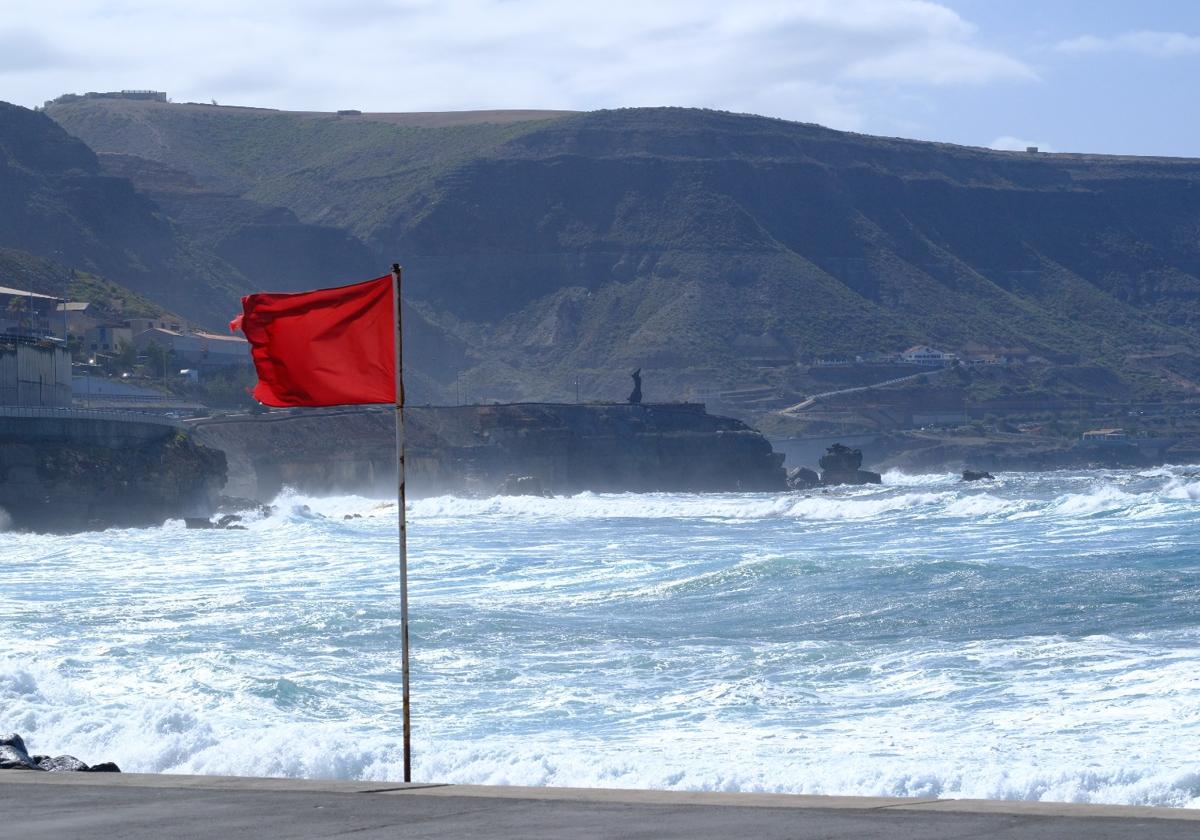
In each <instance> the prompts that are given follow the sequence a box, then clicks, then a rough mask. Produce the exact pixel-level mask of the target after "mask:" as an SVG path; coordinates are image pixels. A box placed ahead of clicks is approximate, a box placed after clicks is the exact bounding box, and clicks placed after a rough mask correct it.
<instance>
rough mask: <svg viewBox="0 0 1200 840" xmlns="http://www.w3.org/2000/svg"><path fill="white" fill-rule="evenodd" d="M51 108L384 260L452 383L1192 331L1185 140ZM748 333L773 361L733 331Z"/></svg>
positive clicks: (1099, 357)
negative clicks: (1082, 146) (451, 343)
mask: <svg viewBox="0 0 1200 840" xmlns="http://www.w3.org/2000/svg"><path fill="white" fill-rule="evenodd" d="M173 109H174V110H173ZM131 113H132V114H136V115H137V119H136V120H133V119H132V118H131V117H130V116H129V115H130V114H131ZM48 114H49V115H50V116H52V117H54V118H55V119H56V120H58V121H59V122H60V123H61V124H62V125H64V126H65V127H67V128H68V129H69V130H71V131H72V132H74V133H76V134H77V135H78V136H80V137H82V138H83V139H84V140H86V141H87V142H88V143H89V144H91V145H93V146H95V147H96V148H97V149H98V150H99V151H101V152H102V153H116V154H123V155H133V156H137V157H145V158H149V159H151V160H159V162H161V163H167V164H169V165H170V166H172V167H176V168H178V169H181V170H183V171H186V172H188V173H189V174H190V175H192V176H193V177H195V178H197V179H198V180H199V181H201V182H202V183H206V184H208V185H209V186H215V187H219V188H220V189H222V190H226V191H228V192H230V193H231V194H233V195H236V196H238V197H240V198H242V199H246V200H251V201H254V202H258V203H260V204H262V205H266V206H277V207H283V208H287V209H288V210H290V211H291V212H292V213H293V214H294V215H295V217H296V218H297V219H298V220H300V222H302V223H304V224H315V225H321V226H326V227H330V228H337V229H340V230H342V231H344V232H345V233H346V234H348V235H350V236H352V237H354V238H356V239H357V240H358V241H360V242H362V243H363V244H364V246H365V247H366V248H368V249H369V250H370V251H371V252H372V253H373V255H374V257H375V258H376V259H377V260H378V261H379V262H380V263H381V264H387V263H390V262H391V261H392V260H393V259H397V258H398V259H401V260H402V261H403V262H404V264H405V266H406V269H407V275H406V277H408V278H410V279H409V280H408V285H407V288H408V290H409V293H410V299H411V301H412V303H413V304H414V306H415V307H417V309H419V311H421V312H422V313H423V314H424V315H425V316H426V317H427V318H428V319H429V321H430V322H431V323H433V324H435V325H436V326H437V328H438V329H440V330H444V331H445V333H446V334H447V335H450V336H453V337H454V339H455V340H456V341H458V342H461V344H462V346H463V347H464V348H465V351H464V358H463V364H462V368H461V369H460V370H459V371H458V372H457V373H455V375H454V376H453V377H449V376H448V374H449V373H450V372H451V371H450V370H449V366H448V367H447V368H446V369H445V370H444V371H443V372H442V373H441V374H440V376H441V378H440V379H438V380H437V381H438V382H439V383H440V387H441V388H442V394H443V395H445V394H448V393H449V392H450V390H449V389H450V388H451V387H452V386H454V387H455V388H456V390H457V387H458V386H459V385H460V384H465V386H466V387H467V389H468V390H469V392H470V393H471V394H473V395H475V396H477V397H479V398H489V399H524V398H531V399H541V398H562V397H563V396H564V395H569V394H570V393H572V390H573V389H572V385H573V384H574V382H576V381H582V383H583V389H582V390H583V392H584V393H585V394H586V395H588V396H592V395H598V394H614V393H618V392H619V391H623V390H624V382H625V378H626V376H627V373H628V370H627V369H631V367H636V366H640V365H645V366H646V367H647V368H648V369H649V370H648V373H649V374H650V377H651V378H650V379H649V380H648V381H649V382H653V383H657V386H658V387H660V388H662V389H663V390H662V396H664V397H668V396H669V397H679V396H686V395H687V394H688V393H691V392H694V391H696V390H703V389H708V388H730V387H737V386H739V385H745V384H753V385H765V386H769V387H771V388H774V389H776V391H778V392H779V394H780V397H781V398H787V397H790V396H802V395H803V394H804V393H806V392H807V391H808V390H809V389H810V388H811V387H813V381H812V379H811V377H809V376H808V375H807V374H806V373H805V372H804V371H803V370H802V368H803V367H804V364H803V363H804V362H805V361H807V360H811V359H812V357H814V356H819V355H821V354H824V353H847V352H850V353H853V352H860V351H896V350H900V349H903V348H904V347H906V346H909V345H911V344H916V343H931V344H935V345H938V346H942V347H945V348H946V349H961V348H964V347H966V346H975V347H980V348H984V349H987V348H997V347H1010V348H1023V349H1024V350H1026V351H1028V352H1030V353H1032V354H1034V355H1038V356H1043V357H1045V358H1047V359H1049V360H1050V361H1051V362H1054V361H1055V360H1059V361H1060V362H1062V363H1074V362H1082V363H1086V364H1101V365H1104V366H1107V367H1110V368H1112V369H1113V370H1114V371H1116V372H1117V374H1118V375H1119V378H1121V379H1122V381H1124V382H1125V384H1126V386H1127V387H1128V388H1133V389H1141V390H1142V391H1146V390H1147V389H1149V391H1154V390H1155V389H1159V391H1161V392H1162V393H1174V392H1178V389H1179V388H1180V387H1185V389H1186V387H1190V386H1184V385H1181V383H1180V381H1179V379H1178V377H1176V378H1175V379H1173V380H1171V381H1170V382H1168V381H1167V379H1162V380H1161V381H1158V382H1157V384H1155V382H1152V381H1151V380H1152V379H1153V377H1152V376H1151V377H1150V378H1147V374H1146V371H1145V370H1144V369H1142V368H1139V369H1138V370H1137V371H1135V370H1134V369H1133V368H1132V367H1130V366H1129V365H1128V364H1126V363H1125V359H1126V357H1127V356H1129V355H1130V354H1133V353H1142V352H1144V351H1145V350H1146V349H1147V348H1151V349H1153V348H1158V347H1163V346H1180V345H1184V346H1187V345H1192V344H1194V342H1195V338H1196V337H1197V335H1196V333H1197V330H1198V329H1200V247H1198V245H1197V237H1196V232H1197V230H1200V221H1198V220H1200V160H1193V159H1186V158H1131V157H1128V156H1104V155H1088V154H1072V155H1063V154H1041V153H1038V154H1030V153H1026V152H1016V153H1014V152H1000V151H994V150H985V149H980V148H976V147H964V146H954V145H950V144H943V143H934V142H929V141H915V140H905V139H901V138H877V137H871V136H869V135H854V134H847V133H844V132H838V131H834V130H832V129H827V128H823V127H821V126H815V125H812V124H802V123H790V122H787V121H784V120H776V119H771V118H761V117H754V116H747V115H735V114H728V113H724V112H715V111H698V110H693V109H675V108H659V109H619V110H613V111H597V112H584V113H576V114H567V115H558V116H555V117H553V118H550V119H530V120H526V121H516V122H510V123H506V124H503V125H498V124H492V123H476V124H473V125H470V126H453V127H440V128H437V127H423V128H422V127H413V126H399V125H390V124H386V123H382V122H374V123H371V122H370V121H362V120H360V118H359V117H351V118H349V119H347V118H339V117H337V116H336V115H329V116H326V117H322V116H319V115H318V116H306V117H304V118H300V117H297V116H296V115H289V114H288V113H287V112H275V113H273V114H271V115H268V116H262V115H260V114H243V113H240V112H237V111H235V110H234V109H230V110H223V109H220V108H217V109H209V110H206V111H204V112H203V114H202V115H200V112H199V111H197V110H196V109H192V110H191V111H183V110H179V109H177V108H176V106H172V105H169V104H158V103H154V104H146V105H143V104H142V103H136V104H129V103H122V104H121V105H120V106H113V105H110V104H109V103H106V102H105V101H104V100H94V101H90V102H83V103H80V102H75V103H67V104H64V105H58V106H53V107H51V108H50V109H49V110H48ZM151 137H153V142H151V141H150V140H149V139H147V138H151ZM201 147H202V148H201ZM197 149H201V150H200V151H197ZM267 158H270V160H267ZM264 160H266V163H265V164H263V165H261V166H260V165H259V163H260V162H263V161H264ZM180 212H183V211H180ZM755 344H757V345H764V346H765V345H770V346H772V347H774V348H776V349H775V350H773V351H772V352H773V353H774V355H776V356H778V357H779V358H780V359H785V360H788V362H789V363H788V364H773V365H772V364H767V365H764V364H760V363H757V362H756V361H755V360H754V359H752V358H750V357H749V356H748V354H746V353H745V352H740V351H738V350H736V347H737V346H745V345H755ZM651 371H652V372H651ZM435 379H436V377H435ZM1185 381H1190V380H1186V377H1185Z"/></svg>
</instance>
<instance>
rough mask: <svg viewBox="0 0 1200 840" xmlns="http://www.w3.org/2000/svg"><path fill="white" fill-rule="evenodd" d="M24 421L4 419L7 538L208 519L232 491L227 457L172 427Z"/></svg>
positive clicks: (50, 418)
mask: <svg viewBox="0 0 1200 840" xmlns="http://www.w3.org/2000/svg"><path fill="white" fill-rule="evenodd" d="M27 414H28V415H29V416H19V417H18V416H4V417H0V530H27V531H42V532H59V533H68V532H75V531H84V530H92V529H100V528H113V527H126V528H129V527H145V526H151V525H159V524H161V523H163V522H164V521H165V520H167V519H170V518H182V517H185V516H197V515H200V516H204V515H207V514H208V513H209V510H210V507H211V500H212V497H213V496H214V495H215V491H217V490H219V489H220V487H221V485H222V484H224V482H225V456H224V455H223V454H222V453H221V452H219V451H216V450H213V449H209V448H206V447H204V446H201V445H199V444H197V443H196V442H195V441H194V440H193V439H192V438H191V436H190V435H189V434H187V433H186V432H184V431H181V430H179V429H176V428H173V427H171V426H169V425H162V424H154V423H138V422H131V421H127V420H124V419H120V418H118V417H116V415H114V416H113V417H112V418H109V419H104V418H100V417H94V416H87V415H88V414H91V413H89V412H53V411H46V412H43V413H38V412H36V411H34V412H27ZM97 414H98V413H97Z"/></svg>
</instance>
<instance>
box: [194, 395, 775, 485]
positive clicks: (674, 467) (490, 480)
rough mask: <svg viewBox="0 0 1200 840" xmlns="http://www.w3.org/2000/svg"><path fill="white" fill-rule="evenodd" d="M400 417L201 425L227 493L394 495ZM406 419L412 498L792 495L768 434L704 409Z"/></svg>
mask: <svg viewBox="0 0 1200 840" xmlns="http://www.w3.org/2000/svg"><path fill="white" fill-rule="evenodd" d="M393 418H394V415H393V412H392V411H375V410H370V409H368V410H362V409H331V410H329V411H325V412H320V411H317V410H310V411H306V412H304V413H303V414H289V413H284V412H278V413H276V412H271V413H268V414H264V415H262V416H260V417H238V418H211V419H206V420H202V421H199V422H197V424H196V427H195V432H194V433H195V435H196V438H197V439H198V440H199V441H201V442H202V443H203V444H205V445H206V446H211V447H213V448H216V449H220V450H222V451H224V453H225V455H226V457H227V459H228V464H229V484H228V485H226V488H225V492H227V493H236V494H238V495H242V496H257V497H258V498H260V499H270V498H273V497H274V496H275V495H276V494H277V493H278V492H279V491H280V490H281V489H282V488H283V487H284V486H288V487H294V488H296V489H298V490H300V491H302V492H306V493H367V494H378V495H391V496H394V494H395V492H396V472H395V464H396V455H395V452H396V450H395V427H394V425H393V424H394V419H393ZM405 422H406V424H407V455H406V458H407V460H406V465H407V480H408V491H409V493H410V494H411V495H410V497H417V496H430V495H438V494H443V493H457V494H468V495H483V494H491V493H494V492H496V488H497V487H499V486H500V485H501V484H503V483H504V482H505V481H506V480H507V478H508V476H511V475H516V476H530V475H532V476H537V477H538V479H540V481H541V482H542V486H543V488H544V491H545V492H547V493H555V494H569V493H579V492H583V491H592V492H597V493H600V492H693V493H694V492H720V491H736V490H743V491H776V490H786V489H787V480H786V479H787V477H786V473H785V471H784V469H783V456H782V455H781V454H779V453H777V452H774V451H773V450H772V449H771V444H770V443H769V442H768V441H767V439H766V438H764V437H763V436H762V435H761V434H759V433H758V432H757V431H755V430H754V429H751V428H750V427H749V426H747V425H746V424H745V423H742V422H741V421H739V420H734V419H731V418H728V417H718V416H715V415H712V414H708V413H707V412H705V410H704V407H703V406H702V405H698V404H694V403H678V404H655V403H650V404H645V403H643V404H642V405H624V404H616V403H608V404H591V405H589V404H583V405H573V404H561V403H523V404H516V405H464V406H441V407H429V406H412V407H408V408H406V409H405Z"/></svg>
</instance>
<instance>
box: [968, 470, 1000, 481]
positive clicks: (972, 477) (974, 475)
mask: <svg viewBox="0 0 1200 840" xmlns="http://www.w3.org/2000/svg"><path fill="white" fill-rule="evenodd" d="M995 478H996V476H994V475H992V474H991V473H990V472H983V471H977V470H963V474H962V480H963V481H992V480H994V479H995Z"/></svg>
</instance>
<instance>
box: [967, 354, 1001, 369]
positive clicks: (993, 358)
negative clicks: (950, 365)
mask: <svg viewBox="0 0 1200 840" xmlns="http://www.w3.org/2000/svg"><path fill="white" fill-rule="evenodd" d="M1008 363H1009V358H1008V356H1005V355H1003V354H1001V353H982V354H980V355H977V356H967V364H969V365H972V366H985V365H1007V364H1008Z"/></svg>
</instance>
